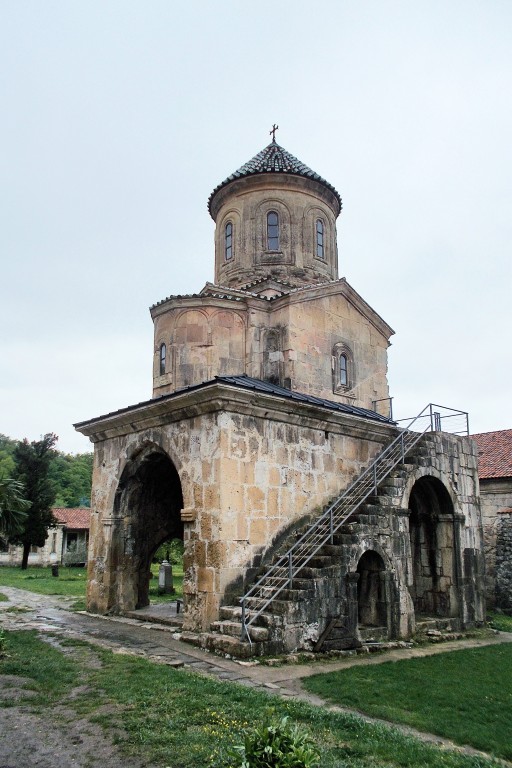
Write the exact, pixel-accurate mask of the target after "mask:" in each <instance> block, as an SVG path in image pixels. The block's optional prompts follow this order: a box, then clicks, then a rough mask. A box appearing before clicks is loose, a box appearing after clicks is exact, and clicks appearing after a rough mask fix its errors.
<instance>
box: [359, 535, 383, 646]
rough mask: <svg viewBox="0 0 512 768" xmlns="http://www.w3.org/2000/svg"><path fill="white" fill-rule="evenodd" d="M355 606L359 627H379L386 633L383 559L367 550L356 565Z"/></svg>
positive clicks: (376, 553)
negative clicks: (357, 577)
mask: <svg viewBox="0 0 512 768" xmlns="http://www.w3.org/2000/svg"><path fill="white" fill-rule="evenodd" d="M357 573H358V574H359V579H358V582H357V607H358V611H357V612H358V624H359V629H360V630H361V629H367V628H368V629H369V628H373V627H379V628H381V629H383V630H384V631H385V632H386V633H387V628H388V603H387V595H386V582H385V566H384V560H383V559H382V557H381V556H380V555H379V554H378V552H375V551H373V550H367V551H366V552H365V553H364V554H363V555H362V557H361V559H360V560H359V563H358V565H357Z"/></svg>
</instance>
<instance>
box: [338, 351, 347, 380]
mask: <svg viewBox="0 0 512 768" xmlns="http://www.w3.org/2000/svg"><path fill="white" fill-rule="evenodd" d="M338 383H339V384H340V386H342V387H346V386H348V360H347V356H346V355H340V357H339V367H338Z"/></svg>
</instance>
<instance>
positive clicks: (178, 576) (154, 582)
mask: <svg viewBox="0 0 512 768" xmlns="http://www.w3.org/2000/svg"><path fill="white" fill-rule="evenodd" d="M159 567H160V566H159V564H158V563H152V565H151V573H152V574H153V578H152V579H151V581H150V582H149V600H150V602H151V603H166V602H168V601H169V600H176V598H180V599H182V598H183V566H182V565H173V567H172V583H173V587H174V593H173V594H172V595H159V594H158V569H159Z"/></svg>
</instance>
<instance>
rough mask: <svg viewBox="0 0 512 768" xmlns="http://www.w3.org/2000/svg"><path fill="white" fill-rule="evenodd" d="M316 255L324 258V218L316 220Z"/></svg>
mask: <svg viewBox="0 0 512 768" xmlns="http://www.w3.org/2000/svg"><path fill="white" fill-rule="evenodd" d="M316 256H317V258H319V259H323V258H324V223H323V221H322V219H317V220H316Z"/></svg>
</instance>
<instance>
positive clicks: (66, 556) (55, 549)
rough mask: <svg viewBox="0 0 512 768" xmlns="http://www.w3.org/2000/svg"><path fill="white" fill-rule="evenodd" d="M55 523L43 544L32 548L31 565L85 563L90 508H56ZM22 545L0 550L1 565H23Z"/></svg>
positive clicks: (54, 509) (53, 510)
mask: <svg viewBox="0 0 512 768" xmlns="http://www.w3.org/2000/svg"><path fill="white" fill-rule="evenodd" d="M52 512H53V516H54V517H55V519H56V521H57V522H56V525H54V526H52V527H51V528H49V529H48V538H47V539H46V541H45V544H44V546H43V547H36V546H34V547H32V548H31V550H30V553H29V556H28V564H29V565H40V566H46V565H50V563H58V564H60V565H86V564H87V550H88V547H89V528H90V525H91V510H90V509H89V508H88V507H70V508H68V507H53V509H52ZM22 554H23V548H22V547H18V546H15V545H13V544H10V545H6V546H4V548H3V550H0V565H20V564H21V559H22Z"/></svg>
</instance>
